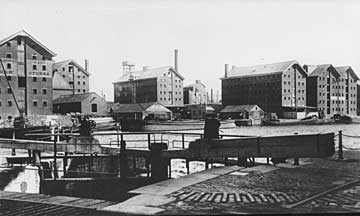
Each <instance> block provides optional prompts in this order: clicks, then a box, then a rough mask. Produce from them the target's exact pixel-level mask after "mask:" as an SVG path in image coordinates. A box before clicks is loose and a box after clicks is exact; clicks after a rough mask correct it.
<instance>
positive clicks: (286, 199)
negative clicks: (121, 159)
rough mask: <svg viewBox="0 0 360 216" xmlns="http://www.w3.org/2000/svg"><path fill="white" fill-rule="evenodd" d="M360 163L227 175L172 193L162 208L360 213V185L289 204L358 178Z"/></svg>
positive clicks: (327, 162)
mask: <svg viewBox="0 0 360 216" xmlns="http://www.w3.org/2000/svg"><path fill="white" fill-rule="evenodd" d="M359 165H360V163H359V161H358V160H354V161H336V160H333V159H312V164H310V165H304V166H300V167H298V168H295V169H289V168H280V169H278V170H274V171H271V172H268V173H259V172H253V173H249V174H248V175H246V176H236V175H229V174H227V175H223V176H219V177H217V178H213V179H210V180H207V181H204V182H200V183H198V184H194V185H191V186H189V187H185V188H183V189H182V190H180V191H176V192H174V193H172V194H170V195H169V196H171V197H174V198H175V199H176V200H175V201H173V202H171V203H169V204H166V205H164V206H162V207H161V208H164V209H166V212H164V213H165V214H224V213H225V214H232V213H236V214H239V213H260V212H261V213H301V212H305V213H306V212H307V213H310V212H358V211H359V209H360V194H359V188H360V185H358V186H356V187H355V186H354V187H352V189H351V190H350V189H347V190H339V191H337V192H336V193H335V192H333V193H331V194H327V195H324V196H321V197H319V198H317V199H315V200H313V201H310V202H309V203H306V204H303V205H300V206H298V207H295V208H287V207H286V206H287V205H291V204H294V203H297V202H299V201H302V200H304V199H307V198H309V197H311V196H314V195H316V194H319V193H321V192H324V191H327V190H329V189H331V188H334V187H336V186H339V185H342V184H345V183H348V182H351V181H354V180H356V179H359V178H360V166H359ZM341 191H343V192H341ZM344 191H345V192H344Z"/></svg>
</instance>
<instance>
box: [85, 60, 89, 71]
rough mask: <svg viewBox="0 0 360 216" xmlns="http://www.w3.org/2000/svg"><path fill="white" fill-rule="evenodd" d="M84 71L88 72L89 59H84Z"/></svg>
mask: <svg viewBox="0 0 360 216" xmlns="http://www.w3.org/2000/svg"><path fill="white" fill-rule="evenodd" d="M85 71H86V72H89V60H87V59H85Z"/></svg>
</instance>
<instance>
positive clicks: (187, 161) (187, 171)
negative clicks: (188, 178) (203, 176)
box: [185, 159, 190, 174]
mask: <svg viewBox="0 0 360 216" xmlns="http://www.w3.org/2000/svg"><path fill="white" fill-rule="evenodd" d="M185 160H186V161H185V163H186V173H187V174H190V163H189V160H188V159H185Z"/></svg>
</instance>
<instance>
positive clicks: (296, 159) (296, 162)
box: [294, 133, 318, 166]
mask: <svg viewBox="0 0 360 216" xmlns="http://www.w3.org/2000/svg"><path fill="white" fill-rule="evenodd" d="M294 135H298V133H294ZM316 144H318V143H316ZM294 165H295V166H298V165H299V158H294Z"/></svg>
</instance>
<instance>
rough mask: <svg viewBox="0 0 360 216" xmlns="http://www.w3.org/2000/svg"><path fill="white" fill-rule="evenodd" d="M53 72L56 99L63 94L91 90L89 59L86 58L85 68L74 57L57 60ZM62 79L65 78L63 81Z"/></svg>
mask: <svg viewBox="0 0 360 216" xmlns="http://www.w3.org/2000/svg"><path fill="white" fill-rule="evenodd" d="M53 72H54V82H53V85H54V89H53V95H54V97H53V99H54V100H55V99H56V98H58V97H59V96H61V95H68V94H80V93H87V92H89V76H90V74H89V72H88V61H87V60H85V68H83V67H82V66H81V65H80V64H78V63H77V62H75V61H74V60H72V59H69V60H65V61H61V62H56V63H54V67H53ZM61 79H63V81H62V80H61ZM59 83H61V84H59ZM64 83H65V84H64ZM55 87H56V88H55Z"/></svg>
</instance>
